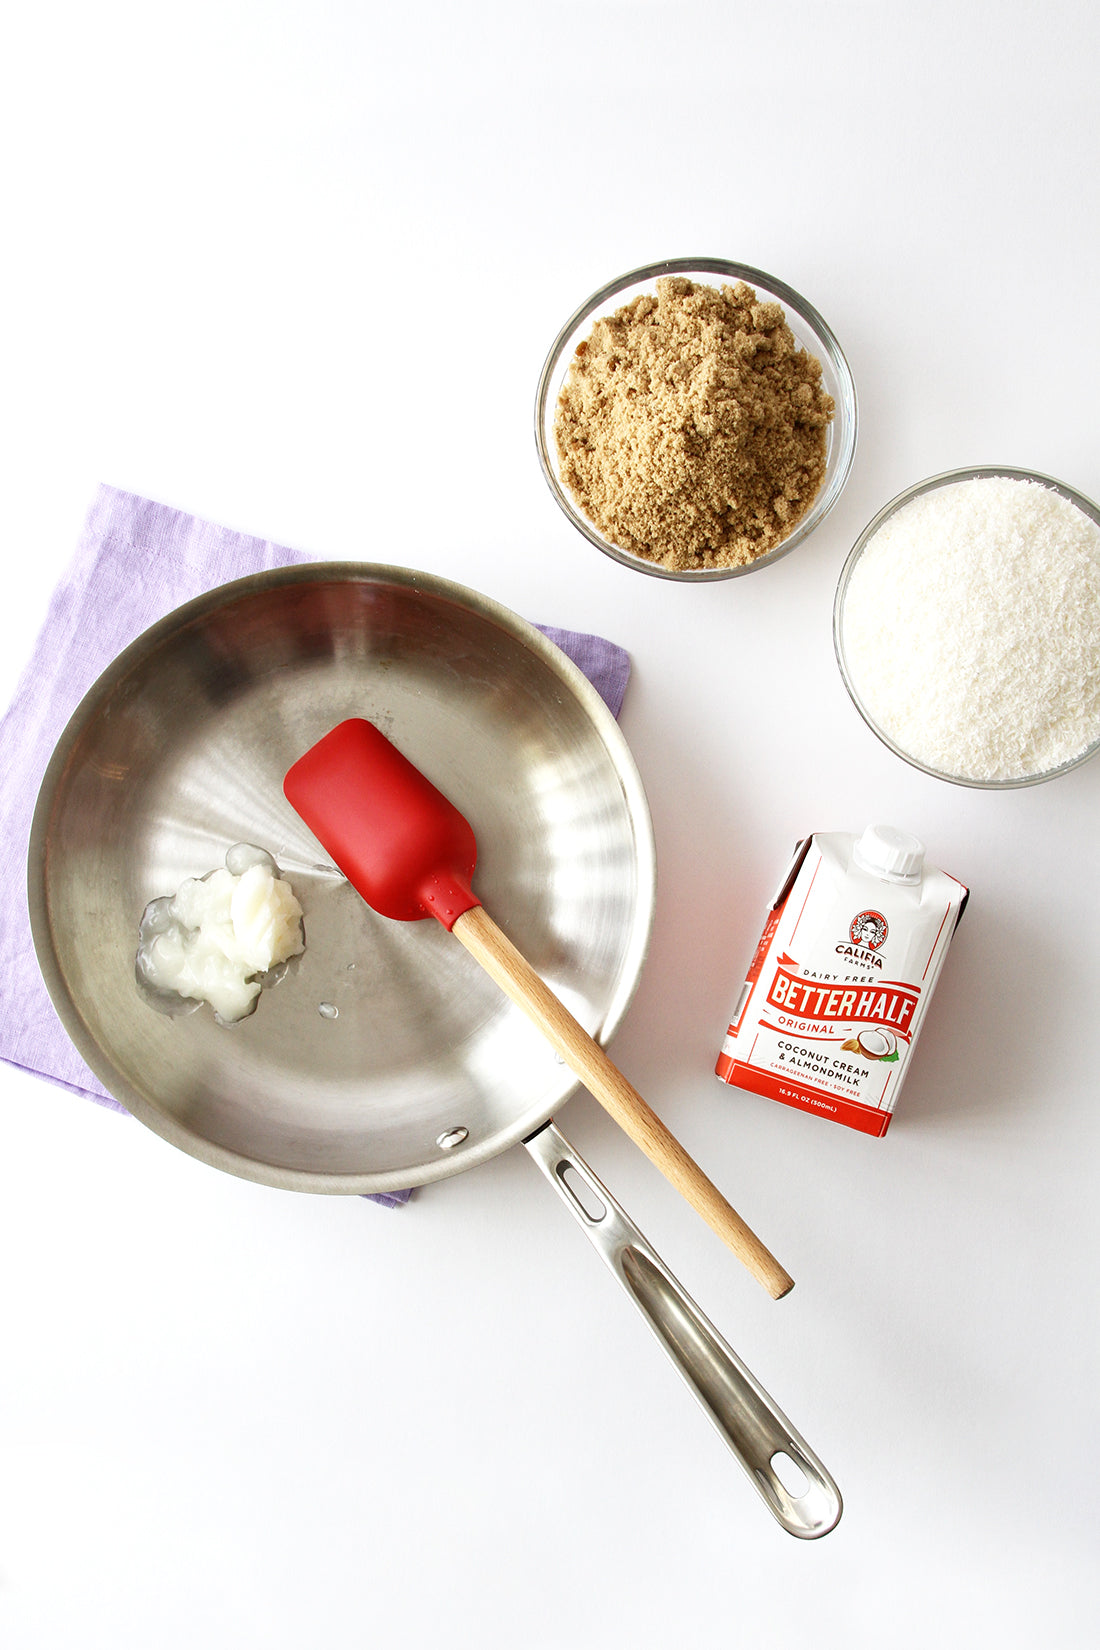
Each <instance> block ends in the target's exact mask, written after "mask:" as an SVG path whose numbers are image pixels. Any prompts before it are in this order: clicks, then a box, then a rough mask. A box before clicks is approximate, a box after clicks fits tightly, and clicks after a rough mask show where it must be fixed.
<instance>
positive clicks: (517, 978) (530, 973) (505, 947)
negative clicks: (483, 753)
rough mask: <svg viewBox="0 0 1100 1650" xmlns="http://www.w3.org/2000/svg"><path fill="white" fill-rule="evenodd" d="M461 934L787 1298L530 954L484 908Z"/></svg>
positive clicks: (644, 1146)
mask: <svg viewBox="0 0 1100 1650" xmlns="http://www.w3.org/2000/svg"><path fill="white" fill-rule="evenodd" d="M451 932H452V933H453V934H454V936H455V938H456V939H459V940H461V941H462V944H463V945H464V946H465V947H466V949H467V951H469V953H470V955H471V956H472V957H474V958H476V960H477V961H478V962H479V963H480V964H481V966H482V968H484V969H485V970H486V972H487V973H488V974H490V975H491V976H492V978H493V979H494V980H495V981H496V982H497V984H498V985H499V986H500V987H501V989H502V990H503V991H504V992H505V993H506V994H507V996H509V997H510V998H511V999H512V1001H513V1002H514V1003H515V1004H516V1005H517V1007H519V1008H522V1009H523V1010H524V1012H525V1013H526V1014H527V1015H528V1016H529V1017H530V1019H532V1020H533V1021H534V1023H535V1024H536V1025H537V1026H538V1028H539V1030H540V1031H541V1032H542V1033H543V1035H544V1036H545V1037H546V1038H547V1039H548V1040H549V1042H550V1043H552V1045H553V1046H554V1048H556V1049H557V1051H558V1053H559V1054H560V1055H561V1057H562V1059H563V1060H564V1061H565V1063H566V1065H567V1066H568V1067H569V1069H570V1071H572V1072H573V1073H574V1074H575V1075H576V1076H577V1077H579V1078H580V1080H581V1082H582V1083H583V1084H584V1085H585V1087H586V1088H587V1089H588V1090H589V1092H590V1093H591V1094H592V1095H593V1096H594V1097H595V1098H596V1099H597V1100H598V1101H599V1102H600V1104H601V1105H602V1106H604V1107H605V1108H606V1110H607V1111H608V1112H609V1113H610V1115H611V1116H612V1117H613V1118H614V1119H615V1121H616V1123H618V1125H619V1127H620V1128H622V1129H624V1130H625V1131H626V1133H627V1134H628V1135H629V1136H630V1138H631V1139H632V1140H633V1141H634V1143H635V1145H636V1146H639V1147H640V1148H641V1150H642V1151H643V1152H645V1154H646V1156H647V1157H648V1158H649V1159H650V1161H651V1162H652V1163H654V1164H656V1166H657V1168H658V1169H660V1170H661V1173H662V1174H663V1175H665V1177H666V1178H667V1179H668V1180H669V1181H671V1183H672V1185H673V1186H675V1187H676V1190H677V1191H678V1192H679V1193H680V1194H681V1195H682V1196H683V1197H685V1198H686V1199H687V1201H688V1202H689V1203H690V1204H691V1205H692V1207H693V1208H694V1209H695V1210H697V1212H698V1213H699V1214H701V1215H702V1217H703V1219H704V1220H705V1221H706V1222H707V1224H708V1225H709V1226H710V1227H711V1228H712V1229H713V1230H714V1231H715V1232H717V1234H718V1236H719V1237H720V1238H722V1240H723V1241H724V1242H725V1243H727V1244H728V1245H729V1247H730V1248H731V1249H732V1250H733V1252H734V1254H735V1255H736V1256H737V1258H738V1260H740V1261H741V1262H743V1264H744V1265H745V1266H747V1267H748V1269H749V1271H750V1272H751V1273H752V1275H753V1277H755V1278H756V1279H757V1280H758V1282H760V1283H762V1284H763V1285H764V1288H765V1289H766V1290H767V1291H768V1293H769V1295H771V1296H772V1298H773V1300H779V1299H780V1298H781V1297H782V1296H783V1295H785V1294H787V1292H788V1290H790V1289H792V1288H793V1287H794V1279H793V1278H791V1277H790V1275H789V1274H788V1273H787V1272H785V1271H784V1269H783V1267H782V1266H780V1264H779V1262H778V1261H777V1260H776V1258H775V1256H774V1255H772V1254H771V1253H770V1251H769V1250H767V1249H765V1247H764V1245H763V1244H762V1243H761V1241H760V1239H759V1238H758V1237H757V1236H756V1233H755V1232H754V1231H752V1229H751V1228H750V1227H748V1226H746V1225H745V1222H744V1221H743V1220H742V1219H741V1216H740V1215H739V1214H738V1213H737V1211H736V1209H733V1208H731V1207H730V1205H729V1204H728V1203H727V1202H726V1200H725V1198H724V1197H723V1196H722V1194H721V1192H720V1191H719V1190H718V1188H717V1187H716V1186H713V1185H712V1184H711V1182H710V1181H709V1180H708V1179H707V1177H706V1175H705V1174H704V1173H703V1171H702V1169H701V1168H700V1167H699V1165H698V1164H697V1163H696V1162H695V1161H694V1160H693V1159H692V1158H691V1157H689V1156H688V1154H687V1152H686V1151H685V1150H684V1148H683V1147H682V1146H681V1145H680V1142H679V1141H678V1140H677V1139H676V1138H675V1136H674V1135H672V1134H670V1133H669V1131H668V1129H666V1127H665V1125H664V1124H663V1123H662V1122H661V1119H660V1118H659V1117H658V1116H657V1114H656V1113H655V1112H654V1111H652V1110H651V1109H650V1107H649V1106H648V1105H647V1104H646V1102H645V1101H644V1100H643V1099H642V1097H641V1095H640V1094H639V1093H638V1091H637V1089H635V1088H634V1087H633V1086H632V1085H631V1084H630V1083H628V1082H627V1080H626V1078H625V1077H624V1076H623V1074H622V1072H621V1071H620V1070H619V1069H618V1067H617V1066H616V1065H614V1064H613V1063H612V1061H611V1060H610V1059H609V1058H608V1056H607V1055H606V1054H605V1053H604V1051H603V1049H602V1048H601V1047H600V1045H599V1043H597V1042H596V1041H595V1039H594V1038H593V1037H590V1036H589V1034H588V1032H587V1031H585V1029H584V1027H583V1026H582V1025H581V1024H580V1023H579V1022H578V1021H577V1020H575V1019H574V1018H573V1016H572V1014H570V1012H569V1010H568V1009H567V1008H566V1007H565V1005H564V1003H562V1002H560V1001H559V1000H558V998H557V997H556V996H555V995H554V993H553V992H552V991H551V990H550V987H549V986H548V985H547V984H546V983H545V981H544V980H543V979H542V978H541V977H540V976H539V975H538V974H536V972H535V970H534V969H533V968H532V967H531V965H530V963H529V962H528V961H527V960H526V958H525V957H523V956H522V955H521V953H520V952H519V951H517V950H516V948H515V946H514V945H513V944H512V942H511V940H510V939H509V938H508V937H507V935H506V934H503V933H502V932H501V930H500V929H499V928H498V927H497V925H496V923H495V922H494V921H493V919H492V917H491V916H490V915H489V914H488V912H487V911H486V910H485V908H484V906H482V905H475V906H473V907H472V909H471V910H469V911H464V912H463V914H462V915H461V916H460V917H458V918H457V919H456V920H455V923H454V925H453V927H452V929H451Z"/></svg>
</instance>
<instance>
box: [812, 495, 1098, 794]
mask: <svg viewBox="0 0 1100 1650" xmlns="http://www.w3.org/2000/svg"><path fill="white" fill-rule="evenodd" d="M833 640H834V645H835V648H836V656H837V662H838V664H839V666H840V673H841V676H842V677H843V679H844V683H845V686H846V687H847V689H848V692H849V694H850V695H851V698H852V701H853V703H854V704H855V706H856V709H857V710H858V711H859V713H860V715H861V716H862V717H863V719H864V721H865V722H866V723H867V724H868V726H869V727H870V728H871V729H872V731H873V732H874V733H876V734H877V735H878V737H879V738H880V739H881V740H882V742H883V743H884V744H885V745H887V746H888V747H889V749H890V750H892V751H893V752H894V753H895V754H896V755H898V756H901V757H903V758H904V760H905V761H907V762H909V763H911V764H912V765H913V766H914V767H915V768H919V769H921V771H922V772H924V773H928V774H931V775H933V776H934V777H936V778H939V779H947V780H950V781H952V782H953V783H955V784H959V785H969V786H975V787H978V788H982V789H989V790H998V789H1008V788H1011V787H1015V786H1020V785H1034V784H1038V783H1039V782H1040V781H1042V780H1046V779H1053V778H1055V777H1056V776H1057V775H1059V774H1062V773H1067V772H1068V771H1069V770H1070V769H1071V768H1075V767H1077V766H1079V765H1080V763H1082V762H1084V761H1086V760H1087V759H1088V758H1089V757H1090V756H1092V755H1094V753H1095V752H1096V750H1097V749H1098V748H1100V509H1098V507H1097V506H1096V505H1095V504H1093V503H1092V502H1091V500H1089V499H1087V498H1085V497H1083V496H1082V495H1081V494H1080V493H1078V492H1075V491H1074V489H1073V488H1072V487H1067V486H1066V485H1065V484H1064V483H1063V482H1060V481H1054V480H1052V479H1051V478H1050V477H1049V476H1044V475H1039V474H1037V473H1036V472H1034V471H1032V470H1015V469H1003V468H999V467H984V468H978V469H966V470H952V471H948V472H946V473H945V474H943V475H938V476H933V477H932V478H931V479H930V480H928V481H922V482H920V483H918V485H917V486H915V487H910V488H909V489H908V490H907V491H906V492H904V493H901V494H900V495H899V496H898V497H897V498H896V499H894V500H893V501H892V502H891V503H890V504H888V505H887V506H886V507H885V509H883V510H880V511H879V513H878V515H877V516H876V517H875V518H874V520H873V521H872V522H871V523H870V525H869V526H868V527H867V528H866V529H865V530H864V532H863V533H862V535H861V536H860V538H859V539H858V541H857V543H856V544H855V546H854V548H853V549H852V552H851V554H850V555H849V557H848V560H847V562H846V563H845V566H844V571H843V573H842V574H841V578H840V583H839V585H838V587H837V593H836V601H835V604H834V608H833Z"/></svg>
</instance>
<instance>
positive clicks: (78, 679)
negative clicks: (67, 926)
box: [0, 486, 630, 1206]
mask: <svg viewBox="0 0 1100 1650" xmlns="http://www.w3.org/2000/svg"><path fill="white" fill-rule="evenodd" d="M312 559H313V558H312V557H310V556H307V555H304V554H303V553H302V552H301V551H299V550H290V549H288V548H287V547H286V546H285V545H281V544H272V543H271V541H270V540H268V539H258V538H252V537H251V536H250V535H249V534H247V533H234V532H231V531H230V530H229V529H228V528H225V527H218V526H216V525H215V524H214V523H213V522H208V521H202V520H201V519H200V518H199V517H197V516H191V515H187V514H185V513H184V512H183V511H181V510H173V509H171V508H169V507H168V506H167V505H164V504H155V503H153V502H152V501H151V500H149V499H145V498H139V497H138V496H137V495H136V494H134V493H124V492H120V491H119V490H118V489H117V488H114V487H106V486H104V487H101V488H100V490H99V493H98V494H97V496H96V499H95V502H94V503H93V505H92V508H91V510H90V512H89V515H88V519H87V521H86V522H85V524H84V530H83V532H82V534H81V536H80V540H79V543H78V545H77V550H76V554H75V556H74V557H73V560H72V562H71V563H70V565H69V568H68V570H67V572H66V573H65V575H64V577H63V578H62V580H61V583H60V584H59V585H58V587H57V589H56V590H55V591H54V594H53V597H52V599H51V602H50V606H49V610H48V612H47V615H46V620H45V623H44V625H43V627H42V631H41V634H40V635H39V637H38V641H37V643H36V645H35V649H34V652H33V654H32V656H31V659H30V662H29V664H28V665H27V668H26V670H25V671H24V673H23V676H22V679H21V680H20V682H19V685H18V687H17V688H16V691H15V697H14V699H13V700H12V702H11V705H10V706H9V708H8V711H7V713H6V714H5V716H4V717H3V719H2V720H0V774H2V775H3V777H4V783H3V786H2V787H0V1059H2V1060H5V1061H7V1062H8V1064H10V1065H14V1066H21V1067H22V1068H23V1069H24V1070H26V1071H30V1072H33V1073H34V1074H35V1075H36V1076H39V1077H44V1078H46V1079H47V1080H48V1081H49V1082H52V1083H57V1084H60V1086H61V1087H62V1088H67V1089H70V1090H72V1091H73V1092H74V1093H76V1094H84V1095H87V1096H88V1097H89V1098H90V1099H92V1100H95V1101H97V1102H98V1103H99V1104H101V1105H105V1106H110V1107H112V1108H113V1109H114V1110H116V1111H123V1110H124V1109H125V1108H124V1107H123V1106H121V1105H120V1104H119V1102H118V1101H117V1100H115V1099H113V1098H112V1097H111V1095H109V1094H108V1093H107V1092H106V1090H105V1089H104V1088H103V1087H102V1085H101V1084H100V1083H99V1081H98V1079H97V1078H96V1077H95V1076H94V1074H93V1073H92V1072H91V1071H89V1069H88V1067H87V1066H86V1065H85V1064H84V1061H83V1060H82V1059H81V1058H80V1056H79V1054H78V1053H77V1051H76V1049H75V1048H74V1047H73V1045H72V1043H71V1042H70V1041H69V1038H68V1034H67V1033H66V1032H65V1030H64V1028H63V1026H62V1024H61V1022H60V1020H59V1019H58V1018H57V1015H56V1014H55V1012H54V1008H53V1004H52V1003H51V1002H50V999H49V995H48V993H47V991H46V987H45V984H44V983H43V980H42V976H41V973H40V972H39V968H38V961H37V958H36V957H35V953H34V945H33V942H32V940H31V930H30V916H29V913H28V909H27V892H26V884H27V843H28V840H29V837H30V827H31V818H32V815H33V813H34V805H35V801H36V799H37V796H38V789H39V786H40V784H41V782H42V775H43V773H44V772H45V769H46V764H47V763H48V761H49V759H50V755H51V753H52V751H53V748H54V746H55V744H56V743H57V741H58V739H59V738H60V736H61V733H62V731H63V729H64V727H65V724H66V722H67V721H68V719H69V717H70V716H71V715H72V713H73V711H74V710H75V709H76V707H77V705H78V704H79V702H80V700H81V699H82V698H83V696H84V694H85V693H86V692H87V690H88V689H89V688H90V687H91V685H92V683H93V682H94V681H95V680H96V678H97V677H98V676H99V675H100V673H101V672H102V671H103V670H104V669H105V668H106V667H107V665H108V664H110V662H111V660H112V659H114V658H115V657H116V655H117V654H119V653H121V651H122V649H123V648H124V647H126V646H128V645H129V643H130V642H132V641H133V640H134V639H135V637H137V636H139V635H140V634H141V633H142V631H143V630H147V629H148V627H149V626H150V625H151V624H154V623H155V622H156V621H157V620H158V619H161V618H163V617H164V615H165V614H166V613H170V612H171V611H172V610H173V608H176V607H179V606H180V605H181V604H182V603H184V602H187V601H190V600H191V599H192V598H193V597H195V596H199V595H202V594H204V593H205V592H206V591H207V590H213V589H214V588H215V586H217V585H220V584H228V583H229V582H230V580H232V579H240V578H245V577H246V576H247V575H248V574H250V573H258V572H261V571H263V570H264V569H266V568H270V567H286V566H289V565H292V564H295V563H300V562H308V561H311V560H312ZM540 628H541V629H542V630H543V633H544V635H546V636H548V637H549V639H550V640H551V641H552V642H554V643H555V644H556V645H557V646H558V647H560V648H561V650H562V652H563V653H566V654H568V655H569V657H570V658H571V659H572V660H573V661H574V663H575V664H576V665H577V666H578V667H579V668H580V669H581V670H582V671H584V673H585V675H586V676H587V677H588V678H589V680H590V681H591V682H592V684H593V686H594V687H595V688H596V690H597V691H598V692H599V694H600V695H601V697H602V698H603V699H604V701H605V702H606V704H607V705H608V706H609V708H610V710H611V712H612V714H613V715H615V716H618V714H619V710H620V708H621V706H622V700H623V694H624V692H625V691H626V683H627V678H628V676H629V674H630V658H629V655H628V654H627V653H625V652H624V650H623V649H622V648H621V647H617V646H616V645H615V644H614V643H613V642H607V641H604V640H603V639H602V638H601V637H598V636H589V635H584V634H579V633H577V632H575V631H570V630H555V629H551V628H549V627H546V626H540ZM135 943H136V939H135ZM408 1195H409V1194H408V1193H407V1192H404V1193H397V1194H395V1195H393V1196H390V1195H388V1194H384V1193H383V1194H379V1195H378V1196H377V1197H376V1198H375V1201H376V1202H379V1203H385V1204H388V1205H391V1206H392V1205H394V1204H399V1203H404V1202H405V1201H406V1200H407V1198H408Z"/></svg>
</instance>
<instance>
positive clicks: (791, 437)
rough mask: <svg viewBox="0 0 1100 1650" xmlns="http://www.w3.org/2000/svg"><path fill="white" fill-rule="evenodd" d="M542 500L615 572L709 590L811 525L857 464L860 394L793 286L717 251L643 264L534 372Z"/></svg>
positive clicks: (568, 331)
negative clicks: (545, 490) (545, 493)
mask: <svg viewBox="0 0 1100 1650" xmlns="http://www.w3.org/2000/svg"><path fill="white" fill-rule="evenodd" d="M535 439H536V442H537V444H538V452H539V462H540V463H541V465H542V471H543V474H544V475H545V477H546V480H547V483H548V485H549V487H550V491H551V493H552V494H553V496H554V498H555V499H556V500H557V502H558V504H559V506H560V507H561V509H562V510H563V512H564V513H565V515H566V516H567V517H568V519H569V520H570V521H571V522H572V523H573V525H574V527H576V528H577V529H578V531H579V532H581V533H583V534H584V536H585V538H586V539H588V540H589V542H590V543H592V544H594V545H595V546H596V548H597V549H599V550H602V551H603V552H604V553H605V555H608V556H611V557H613V559H614V560H615V561H618V562H621V563H622V564H623V566H625V567H633V568H635V569H636V570H637V571H638V572H641V573H650V574H653V575H654V576H655V577H657V578H665V579H682V580H689V581H692V582H701V583H709V582H711V581H712V580H717V579H731V578H736V577H738V576H739V575H740V574H742V573H753V572H755V571H756V570H757V569H758V568H761V567H770V566H771V564H772V563H773V562H776V561H778V560H779V559H780V557H782V556H785V555H787V554H788V553H789V552H790V551H791V550H793V549H794V548H795V546H796V545H798V544H801V543H802V541H803V540H804V539H805V538H806V537H807V536H808V535H809V534H810V533H812V532H813V530H814V528H815V527H816V526H817V525H818V523H819V522H820V521H822V520H823V518H824V517H825V516H826V515H827V514H828V512H829V511H830V510H831V509H832V507H833V505H834V504H835V503H836V501H837V499H838V498H839V496H840V493H841V490H842V488H843V487H844V484H845V482H846V481H847V479H848V474H849V472H850V470H851V467H852V459H853V457H854V456H855V445H856V393H855V385H854V383H853V381H852V374H851V371H850V369H849V367H848V363H847V361H846V360H845V358H844V352H843V351H842V350H841V348H840V345H839V344H838V343H837V340H836V338H835V337H834V335H833V333H832V331H831V330H830V328H829V327H828V326H827V325H826V323H825V322H824V321H823V320H822V318H821V316H820V315H819V314H818V313H817V311H816V310H815V309H814V308H813V306H812V305H811V304H808V303H807V302H806V300H805V298H801V297H800V296H799V295H798V293H797V292H795V291H794V290H793V289H792V288H791V287H789V286H786V285H785V284H784V283H783V282H782V281H778V280H776V279H775V277H774V276H772V275H766V274H764V273H763V271H761V270H759V269H752V268H750V267H749V266H748V265H746V264H734V263H728V262H726V260H725V259H722V258H671V259H667V260H666V261H665V262H663V263H656V264H647V265H646V266H645V267H644V268H642V269H635V270H632V271H631V272H630V274H628V275H623V276H620V277H619V279H618V280H615V281H609V282H608V284H607V285H606V286H603V287H601V288H600V290H599V291H598V292H595V293H593V295H592V297H591V298H588V299H587V300H586V301H585V302H584V303H583V304H582V305H581V306H580V308H579V309H578V310H576V311H575V313H574V314H573V315H571V316H570V318H569V320H568V321H566V323H565V325H564V326H563V327H562V329H561V331H560V332H559V333H558V336H557V338H556V339H555V340H554V343H553V345H552V346H551V349H550V353H549V355H548V356H547V358H546V363H545V365H544V366H543V369H542V373H541V375H540V378H539V385H538V394H537V397H536V402H535Z"/></svg>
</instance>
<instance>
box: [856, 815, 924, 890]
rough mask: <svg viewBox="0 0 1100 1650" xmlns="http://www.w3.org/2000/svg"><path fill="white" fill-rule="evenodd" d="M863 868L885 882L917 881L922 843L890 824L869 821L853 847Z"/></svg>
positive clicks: (919, 871)
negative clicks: (872, 823)
mask: <svg viewBox="0 0 1100 1650" xmlns="http://www.w3.org/2000/svg"><path fill="white" fill-rule="evenodd" d="M852 858H853V859H854V860H855V862H856V864H857V865H858V866H859V868H860V869H861V870H862V871H869V872H870V873H871V875H872V876H873V877H882V878H883V880H884V881H886V882H919V880H920V873H921V866H922V865H923V863H924V843H923V842H918V840H917V838H916V837H915V836H910V835H909V833H908V832H907V831H898V830H895V829H894V827H893V826H892V825H868V827H867V829H866V830H865V831H864V833H863V835H862V836H861V837H860V839H859V841H858V842H857V843H856V844H855V846H854V847H853V849H852Z"/></svg>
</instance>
